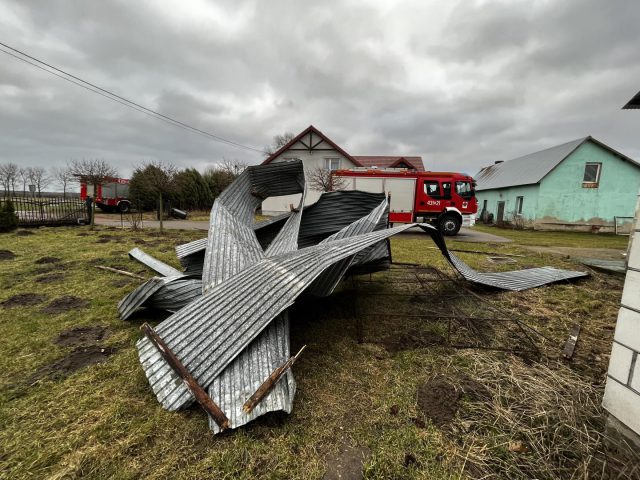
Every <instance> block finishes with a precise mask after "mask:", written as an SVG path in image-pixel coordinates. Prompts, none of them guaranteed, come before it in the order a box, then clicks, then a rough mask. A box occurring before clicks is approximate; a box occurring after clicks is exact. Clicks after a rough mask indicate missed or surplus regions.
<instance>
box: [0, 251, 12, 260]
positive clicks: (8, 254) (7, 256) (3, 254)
mask: <svg viewBox="0 0 640 480" xmlns="http://www.w3.org/2000/svg"><path fill="white" fill-rule="evenodd" d="M14 258H16V254H15V253H13V252H12V251H11V250H0V260H13V259H14Z"/></svg>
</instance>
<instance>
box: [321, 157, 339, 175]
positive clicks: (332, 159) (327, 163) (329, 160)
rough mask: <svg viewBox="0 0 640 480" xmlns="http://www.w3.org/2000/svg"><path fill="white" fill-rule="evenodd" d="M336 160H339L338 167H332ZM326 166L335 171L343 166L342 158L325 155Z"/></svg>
mask: <svg viewBox="0 0 640 480" xmlns="http://www.w3.org/2000/svg"><path fill="white" fill-rule="evenodd" d="M334 160H335V161H336V162H338V167H337V168H331V163H332V162H333V161H334ZM324 168H326V169H327V170H329V171H330V172H333V171H335V170H340V169H341V168H342V159H341V158H340V157H324Z"/></svg>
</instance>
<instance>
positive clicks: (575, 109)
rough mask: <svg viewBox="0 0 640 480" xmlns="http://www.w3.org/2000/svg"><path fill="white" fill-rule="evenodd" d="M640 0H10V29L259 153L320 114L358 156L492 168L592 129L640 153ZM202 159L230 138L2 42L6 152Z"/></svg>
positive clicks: (232, 153)
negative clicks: (161, 117)
mask: <svg viewBox="0 0 640 480" xmlns="http://www.w3.org/2000/svg"><path fill="white" fill-rule="evenodd" d="M638 25H640V2H638V1H637V0H621V1H618V0H611V1H604V0H562V1H560V0H557V1H551V0H541V1H532V0H522V1H506V0H505V1H475V2H474V1H466V0H465V1H458V2H456V1H442V0H439V1H425V0H415V1H406V2H401V1H389V0H379V1H353V0H352V1H322V2H302V1H293V0H292V1H278V0H273V1H268V2H267V1H257V0H256V1H238V0H233V1H216V2H213V1H205V0H195V1H194V0H190V1H188V2H185V1H183V0H172V1H169V0H162V1H135V2H132V1H124V0H122V1H106V0H102V1H82V2H70V1H66V0H65V1H55V0H49V1H46V2H35V1H25V0H16V1H9V0H0V41H1V42H3V43H6V44H9V45H11V46H13V47H15V48H18V49H20V50H24V51H25V52H27V53H29V54H31V55H33V56H34V57H37V58H39V59H42V60H45V61H47V62H49V63H51V64H53V65H55V66H57V67H59V68H62V69H65V70H67V71H69V72H71V73H73V74H75V75H77V76H79V77H82V78H84V79H86V80H89V81H91V82H93V83H95V84H97V85H99V86H101V87H103V88H106V89H109V90H112V91H114V92H116V93H118V94H119V95H122V96H125V97H127V98H130V99H131V100H134V101H136V102H138V103H140V104H143V105H145V106H148V107H149V108H152V109H155V110H158V111H160V112H161V113H163V114H166V115H169V116H172V117H175V118H177V119H179V120H181V121H183V122H185V123H188V124H190V125H193V126H195V127H197V128H200V129H202V130H206V131H208V132H211V133H214V134H216V135H220V136H222V137H225V138H228V139H230V140H233V141H235V142H238V143H241V144H246V145H250V146H254V147H258V148H262V147H264V145H266V144H268V143H269V142H270V139H271V138H272V137H273V135H275V134H278V133H283V132H285V131H290V132H293V133H298V132H299V131H301V130H302V129H304V128H305V127H307V126H308V125H310V124H313V125H315V126H316V127H317V128H319V129H320V130H322V131H323V132H324V133H325V134H327V135H328V136H329V137H330V138H332V139H333V140H335V141H336V142H337V143H338V144H339V145H341V146H342V147H343V148H345V150H347V151H348V152H349V153H351V154H354V155H383V154H398V155H422V157H423V159H424V161H425V166H426V167H427V168H428V169H432V170H438V169H441V170H460V171H465V172H468V173H475V172H477V171H478V169H479V168H480V167H481V166H484V165H487V164H489V163H493V162H494V161H495V160H504V159H509V158H513V157H516V156H520V155H524V154H527V153H531V152H533V151H536V150H539V149H543V148H546V147H550V146H553V145H556V144H559V143H564V142H567V141H569V140H573V139H576V138H579V137H583V136H586V135H593V136H595V137H596V138H598V139H599V140H601V141H603V142H605V143H607V144H609V145H610V146H612V147H614V148H616V149H618V150H620V151H621V152H622V153H625V154H627V155H629V156H631V157H633V158H635V159H637V160H640V111H637V110H636V111H633V110H621V107H622V105H623V104H624V103H626V101H627V100H629V99H630V98H631V97H632V96H633V95H634V94H635V93H636V92H637V91H638V90H640V28H638ZM82 158H104V159H106V160H108V161H110V162H112V163H113V164H114V165H115V166H116V167H117V168H118V171H119V174H120V175H121V176H128V175H130V173H131V171H132V166H134V165H135V164H137V163H139V162H143V161H148V160H160V161H164V162H170V163H173V164H176V165H178V166H180V167H196V168H198V169H201V170H202V169H204V168H205V167H206V166H207V165H208V164H213V163H216V162H219V161H221V160H222V159H223V158H227V159H239V160H242V161H245V162H247V163H250V164H254V163H258V162H259V161H260V160H261V159H262V156H261V154H259V153H256V152H251V151H246V150H241V149H235V148H231V147H229V146H226V145H223V144H220V143H217V142H214V141H212V140H210V139H208V138H204V137H202V136H199V135H196V134H193V133H190V132H188V131H185V130H182V129H179V128H176V127H173V126H170V125H167V124H165V123H163V122H160V121H158V120H154V119H152V118H149V117H147V116H145V115H143V114H141V113H139V112H136V111H133V110H131V109H128V108H125V107H123V106H122V105H119V104H117V103H114V102H112V101H110V100H107V99H105V98H103V97H100V96H98V95H96V94H93V93H91V92H87V91H86V90H83V89H81V88H79V87H77V86H75V85H72V84H70V83H67V82H65V81H63V80H61V79H59V78H56V77H54V76H51V75H50V74H48V73H45V72H43V71H40V70H37V69H36V68H34V67H32V66H30V65H27V64H25V63H23V62H20V61H18V60H16V59H14V58H12V57H9V56H8V55H5V54H4V53H2V52H0V162H6V161H13V162H16V163H19V164H20V165H43V166H53V165H63V164H65V162H66V161H67V160H69V159H82Z"/></svg>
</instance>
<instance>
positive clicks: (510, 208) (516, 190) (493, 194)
mask: <svg viewBox="0 0 640 480" xmlns="http://www.w3.org/2000/svg"><path fill="white" fill-rule="evenodd" d="M538 188H539V185H521V186H517V187H510V188H500V189H497V190H484V191H480V192H476V197H477V199H478V215H479V214H480V213H482V206H483V204H484V200H487V211H488V212H489V213H493V218H494V219H495V220H497V218H498V202H502V201H504V202H505V206H504V212H505V216H504V219H505V220H511V217H512V216H513V212H514V211H515V208H516V197H524V199H523V201H522V218H523V219H524V220H526V221H527V222H531V221H532V220H534V219H535V218H536V207H537V204H538Z"/></svg>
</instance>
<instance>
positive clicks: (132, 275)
mask: <svg viewBox="0 0 640 480" xmlns="http://www.w3.org/2000/svg"><path fill="white" fill-rule="evenodd" d="M96 268H99V269H100V270H106V271H108V272H113V273H119V274H120V275H126V276H127V277H133V278H139V279H140V280H146V278H144V277H143V276H142V275H137V274H135V273H131V272H127V271H126V270H118V269H117V268H112V267H105V266H104V265H96Z"/></svg>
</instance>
